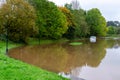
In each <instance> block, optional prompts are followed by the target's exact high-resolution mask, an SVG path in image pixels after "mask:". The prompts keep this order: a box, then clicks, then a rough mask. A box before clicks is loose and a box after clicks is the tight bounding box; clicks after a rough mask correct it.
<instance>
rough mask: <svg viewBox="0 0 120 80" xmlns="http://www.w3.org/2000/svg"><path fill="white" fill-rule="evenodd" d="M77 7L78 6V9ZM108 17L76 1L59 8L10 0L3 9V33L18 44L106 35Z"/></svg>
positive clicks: (0, 13)
mask: <svg viewBox="0 0 120 80" xmlns="http://www.w3.org/2000/svg"><path fill="white" fill-rule="evenodd" d="M76 4H77V6H76ZM106 26H107V24H106V20H105V18H104V17H103V16H102V14H101V12H100V10H99V9H97V8H93V9H90V10H88V11H85V10H83V9H82V8H80V5H79V2H78V1H77V0H76V2H74V1H72V2H71V3H70V4H65V5H64V6H62V7H58V6H57V5H55V3H53V2H50V1H48V0H6V3H5V4H2V6H1V7H0V34H2V35H6V31H7V33H8V38H9V40H11V41H14V42H25V43H27V41H28V39H29V37H34V38H38V39H60V38H68V39H74V38H83V37H89V36H91V35H94V36H105V35H106V33H107V27H106Z"/></svg>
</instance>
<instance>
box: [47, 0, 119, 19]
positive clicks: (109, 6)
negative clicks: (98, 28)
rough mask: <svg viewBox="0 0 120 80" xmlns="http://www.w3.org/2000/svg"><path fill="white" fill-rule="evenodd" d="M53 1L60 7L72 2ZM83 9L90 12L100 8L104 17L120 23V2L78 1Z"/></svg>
mask: <svg viewBox="0 0 120 80" xmlns="http://www.w3.org/2000/svg"><path fill="white" fill-rule="evenodd" d="M49 1H53V2H54V3H55V4H57V5H59V6H63V5H64V4H65V3H70V2H71V1H72V0H49ZM78 1H79V2H80V5H81V8H82V9H84V10H89V9H91V8H98V9H99V10H100V11H101V13H102V15H103V16H104V17H105V18H106V20H107V21H109V20H117V21H120V0H78Z"/></svg>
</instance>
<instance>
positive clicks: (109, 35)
mask: <svg viewBox="0 0 120 80" xmlns="http://www.w3.org/2000/svg"><path fill="white" fill-rule="evenodd" d="M106 37H113V38H114V37H120V34H107V36H106Z"/></svg>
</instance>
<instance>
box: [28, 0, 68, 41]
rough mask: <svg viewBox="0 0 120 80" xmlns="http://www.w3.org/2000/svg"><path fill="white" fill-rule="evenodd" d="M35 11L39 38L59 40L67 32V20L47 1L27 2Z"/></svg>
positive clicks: (35, 0)
mask: <svg viewBox="0 0 120 80" xmlns="http://www.w3.org/2000/svg"><path fill="white" fill-rule="evenodd" d="M29 2H30V3H31V4H32V5H33V6H34V7H35V9H36V11H37V21H36V23H37V26H38V28H39V36H40V37H41V38H49V39H59V38H61V37H62V35H63V34H64V33H65V32H66V31H67V29H68V27H67V20H66V17H65V15H64V14H63V13H62V12H61V11H60V10H59V9H58V7H57V6H56V5H55V4H54V3H53V2H49V1H48V0H29Z"/></svg>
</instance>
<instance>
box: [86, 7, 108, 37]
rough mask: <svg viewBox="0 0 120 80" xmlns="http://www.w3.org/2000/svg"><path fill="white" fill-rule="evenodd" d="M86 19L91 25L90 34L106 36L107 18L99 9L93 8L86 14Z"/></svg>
mask: <svg viewBox="0 0 120 80" xmlns="http://www.w3.org/2000/svg"><path fill="white" fill-rule="evenodd" d="M86 21H87V23H88V25H89V26H90V35H94V36H105V35H106V32H107V28H106V20H105V18H104V17H103V16H102V14H101V13H100V11H99V9H97V8H93V9H91V10H89V11H88V12H87V14H86Z"/></svg>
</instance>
